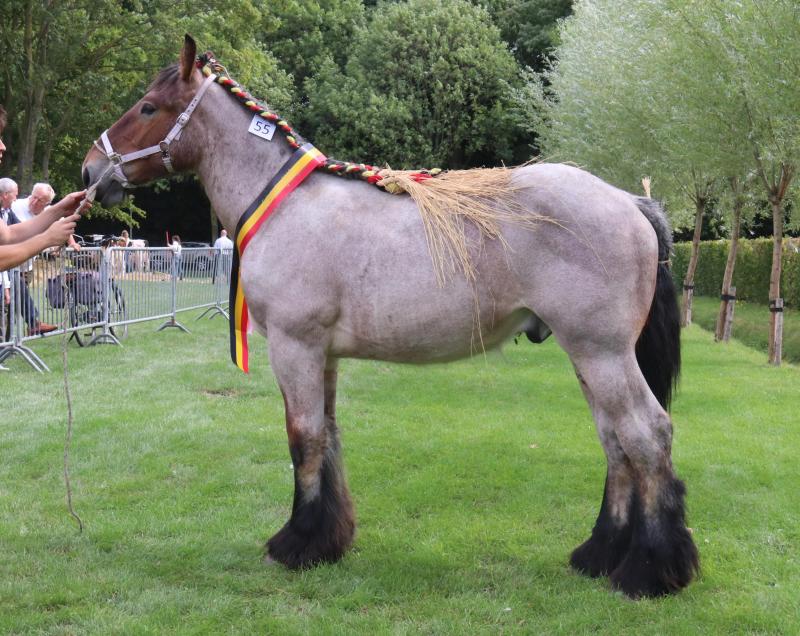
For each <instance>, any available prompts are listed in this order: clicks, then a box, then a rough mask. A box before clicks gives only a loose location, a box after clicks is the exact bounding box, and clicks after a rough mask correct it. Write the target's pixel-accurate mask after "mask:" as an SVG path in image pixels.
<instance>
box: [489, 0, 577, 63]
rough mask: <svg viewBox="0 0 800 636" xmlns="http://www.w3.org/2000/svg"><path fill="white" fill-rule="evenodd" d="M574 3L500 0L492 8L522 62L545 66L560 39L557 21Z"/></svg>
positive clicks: (538, 0) (564, 1)
mask: <svg viewBox="0 0 800 636" xmlns="http://www.w3.org/2000/svg"><path fill="white" fill-rule="evenodd" d="M492 5H495V6H494V7H492ZM572 5H573V0H498V1H497V2H493V3H490V12H491V13H492V14H493V15H494V16H495V22H496V23H497V26H498V27H499V28H500V31H501V33H502V35H503V39H504V40H505V41H506V42H508V44H509V46H510V47H511V50H512V51H513V52H514V56H515V57H516V58H517V60H519V62H520V64H523V65H525V66H530V67H531V68H534V69H537V70H542V69H543V68H544V66H545V64H546V60H547V56H548V55H549V54H550V53H551V52H552V50H553V47H554V46H555V45H556V44H557V43H558V27H557V24H556V23H557V21H558V20H559V19H561V18H565V17H567V16H568V15H569V14H570V13H571V12H572Z"/></svg>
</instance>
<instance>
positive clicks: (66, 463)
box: [61, 311, 83, 533]
mask: <svg viewBox="0 0 800 636" xmlns="http://www.w3.org/2000/svg"><path fill="white" fill-rule="evenodd" d="M68 317H69V312H68V311H65V312H64V319H63V321H62V323H61V329H62V331H63V333H62V334H61V363H62V365H63V366H64V396H65V397H66V399H67V433H66V435H65V438H64V485H65V487H66V489H67V510H68V511H69V514H70V515H72V517H73V518H74V519H75V521H77V522H78V532H79V533H83V521H82V520H81V518H80V517H79V516H78V513H76V512H75V509H74V508H73V507H72V486H71V484H70V480H69V451H70V445H71V444H72V425H73V415H72V396H71V394H70V390H69V367H68V360H67V342H69V338H68V337H67V319H68Z"/></svg>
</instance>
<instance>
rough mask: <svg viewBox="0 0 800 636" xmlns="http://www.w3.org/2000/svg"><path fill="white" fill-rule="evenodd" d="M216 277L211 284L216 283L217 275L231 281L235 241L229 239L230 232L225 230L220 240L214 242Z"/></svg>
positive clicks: (221, 233)
mask: <svg viewBox="0 0 800 636" xmlns="http://www.w3.org/2000/svg"><path fill="white" fill-rule="evenodd" d="M214 250H215V254H214V261H215V263H216V266H215V267H214V276H213V277H212V278H211V282H212V283H214V282H216V278H217V274H221V275H223V276H224V277H225V280H226V281H228V280H229V279H230V274H231V257H232V256H233V241H232V240H230V239H229V238H228V230H225V229H223V230H222V231H221V232H220V233H219V238H218V239H217V240H216V241H214Z"/></svg>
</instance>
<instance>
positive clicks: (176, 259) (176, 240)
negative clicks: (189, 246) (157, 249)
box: [170, 234, 183, 279]
mask: <svg viewBox="0 0 800 636" xmlns="http://www.w3.org/2000/svg"><path fill="white" fill-rule="evenodd" d="M170 247H171V248H172V253H173V257H172V271H173V274H174V275H175V276H177V277H178V278H179V279H181V278H183V268H182V267H181V250H182V249H183V247H181V237H180V236H178V235H177V234H175V235H174V236H173V237H172V245H170Z"/></svg>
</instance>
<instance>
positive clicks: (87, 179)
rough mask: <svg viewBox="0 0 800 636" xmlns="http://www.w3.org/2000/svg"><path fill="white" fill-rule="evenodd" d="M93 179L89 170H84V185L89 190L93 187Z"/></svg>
mask: <svg viewBox="0 0 800 636" xmlns="http://www.w3.org/2000/svg"><path fill="white" fill-rule="evenodd" d="M91 182H92V177H91V176H90V175H89V168H84V169H83V185H84V186H86V187H87V188H88V187H89V186H90V185H91Z"/></svg>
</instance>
